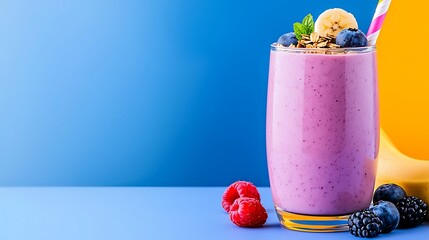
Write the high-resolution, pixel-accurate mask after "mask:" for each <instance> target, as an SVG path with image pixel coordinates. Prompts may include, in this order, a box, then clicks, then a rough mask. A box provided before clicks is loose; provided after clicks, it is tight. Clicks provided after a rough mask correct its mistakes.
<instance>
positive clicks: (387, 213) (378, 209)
mask: <svg viewBox="0 0 429 240" xmlns="http://www.w3.org/2000/svg"><path fill="white" fill-rule="evenodd" d="M369 210H370V211H372V212H373V213H374V214H375V215H376V216H377V217H378V218H380V220H381V222H382V224H381V228H380V230H381V232H382V233H389V232H391V231H393V230H395V229H396V227H398V224H399V216H400V215H399V211H398V209H397V208H396V206H395V204H393V203H391V202H387V201H379V202H377V204H376V205H374V206H372V207H370V208H369Z"/></svg>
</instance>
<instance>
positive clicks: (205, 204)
mask: <svg viewBox="0 0 429 240" xmlns="http://www.w3.org/2000/svg"><path fill="white" fill-rule="evenodd" d="M224 189H225V188H224V187H219V188H155V187H152V188H1V189H0V196H1V197H0V216H1V218H0V220H1V222H0V223H1V226H2V230H1V231H0V239H44V240H50V239H55V240H57V239H103V240H104V239H186V240H193V239H198V240H201V239H204V240H207V239H222V240H223V239H233V240H240V239H243V240H252V239H264V240H265V239H270V240H275V239H279V240H280V239H281V240H284V239H290V240H292V239H293V240H301V239H314V240H317V239H320V240H322V239H326V240H328V239H329V240H335V239H341V240H346V239H354V240H356V239H359V238H356V237H354V236H352V235H350V234H349V233H301V232H295V231H290V230H286V229H283V228H282V227H280V225H279V223H278V221H277V218H276V215H275V213H274V210H273V207H272V199H271V194H270V191H269V189H268V188H260V192H261V197H262V202H263V204H264V206H265V207H266V208H267V210H268V215H269V217H268V221H267V223H266V225H265V226H264V227H263V228H257V229H246V228H239V227H236V226H235V225H233V224H232V223H231V222H230V221H229V218H228V215H227V214H226V213H225V212H224V210H223V209H222V207H221V205H220V199H221V196H222V193H223V191H224ZM376 239H413V240H420V239H422V240H423V239H429V224H428V223H427V222H426V223H425V224H424V225H422V226H419V227H417V228H414V229H409V230H395V231H393V232H392V233H390V234H386V235H380V236H379V237H377V238H376Z"/></svg>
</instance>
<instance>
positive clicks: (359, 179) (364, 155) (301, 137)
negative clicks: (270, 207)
mask: <svg viewBox="0 0 429 240" xmlns="http://www.w3.org/2000/svg"><path fill="white" fill-rule="evenodd" d="M266 127H267V129H266V130H267V132H266V134H267V135H266V137H267V158H268V168H269V176H270V186H271V191H272V195H273V200H274V204H275V209H276V211H277V215H278V217H279V220H280V222H281V224H282V225H283V226H284V227H286V228H288V229H293V230H300V231H311V232H313V231H314V232H333V231H346V230H348V227H347V218H348V216H349V215H350V214H351V213H353V212H355V211H358V210H362V209H364V208H367V207H369V205H370V203H371V199H372V193H373V190H374V182H375V175H376V170H377V155H378V146H379V107H378V87H377V63H376V53H375V47H363V48H343V49H302V48H301V49H299V48H285V47H278V46H277V45H275V44H273V45H272V46H271V55H270V70H269V83H268V99H267V126H266Z"/></svg>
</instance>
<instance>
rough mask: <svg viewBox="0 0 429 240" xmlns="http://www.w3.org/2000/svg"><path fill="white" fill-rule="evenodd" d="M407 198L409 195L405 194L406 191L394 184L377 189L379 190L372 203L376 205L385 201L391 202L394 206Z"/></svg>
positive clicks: (376, 191) (375, 193)
mask: <svg viewBox="0 0 429 240" xmlns="http://www.w3.org/2000/svg"><path fill="white" fill-rule="evenodd" d="M405 196H407V194H406V193H405V190H404V189H403V188H402V187H400V186H398V185H396V184H394V183H389V184H383V185H380V186H379V187H378V188H377V190H375V192H374V198H373V200H372V201H373V202H374V203H377V202H378V201H380V200H383V201H389V202H391V203H393V204H396V203H397V202H398V201H399V200H401V199H402V198H404V197H405Z"/></svg>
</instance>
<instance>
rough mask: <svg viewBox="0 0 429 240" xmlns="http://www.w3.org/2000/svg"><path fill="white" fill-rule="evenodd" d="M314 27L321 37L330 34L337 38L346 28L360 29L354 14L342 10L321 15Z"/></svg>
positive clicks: (329, 10) (330, 10)
mask: <svg viewBox="0 0 429 240" xmlns="http://www.w3.org/2000/svg"><path fill="white" fill-rule="evenodd" d="M314 27H315V31H316V32H317V33H318V34H319V35H321V36H326V34H330V35H333V36H335V37H336V36H337V34H338V33H339V32H341V31H342V30H343V29H345V28H358V24H357V21H356V18H355V17H354V16H353V14H351V13H349V12H346V11H345V10H343V9H341V8H333V9H328V10H326V11H324V12H323V13H322V14H320V15H319V17H318V18H317V20H316V23H315V26H314Z"/></svg>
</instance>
